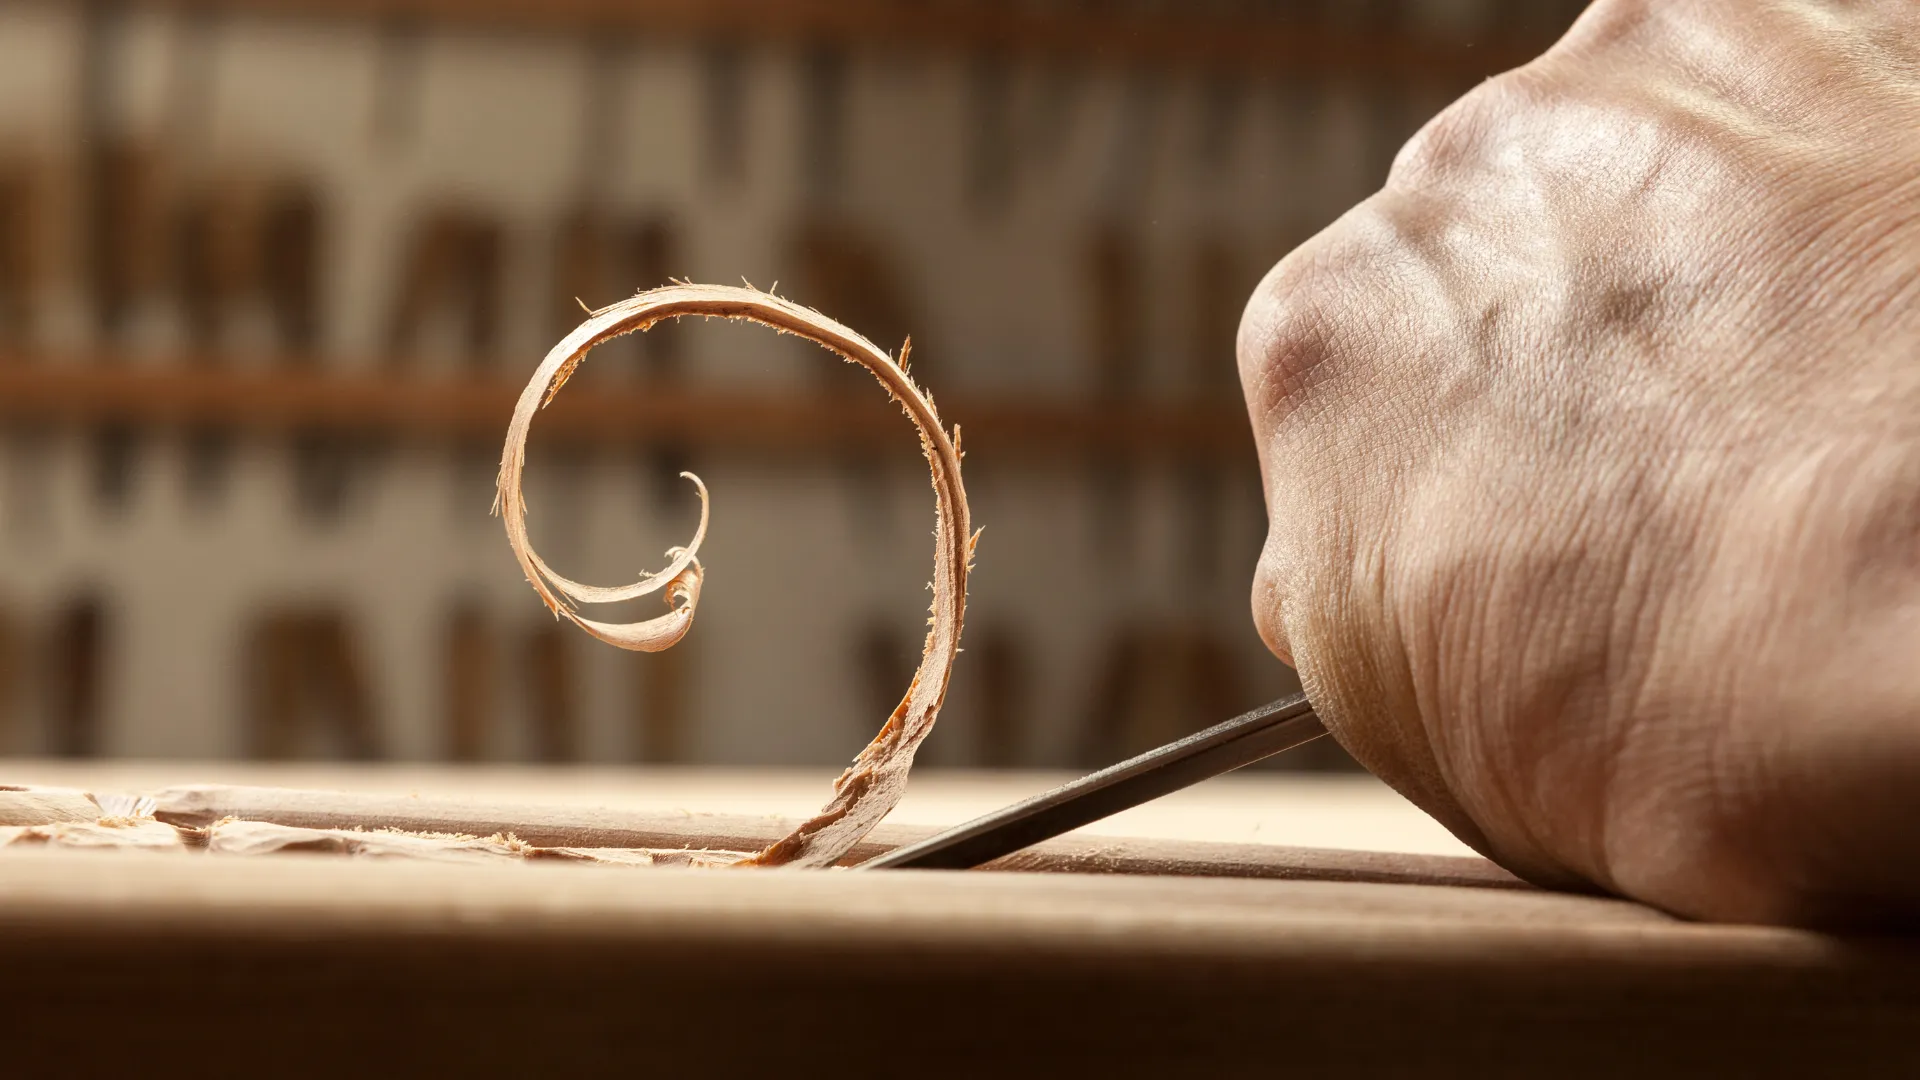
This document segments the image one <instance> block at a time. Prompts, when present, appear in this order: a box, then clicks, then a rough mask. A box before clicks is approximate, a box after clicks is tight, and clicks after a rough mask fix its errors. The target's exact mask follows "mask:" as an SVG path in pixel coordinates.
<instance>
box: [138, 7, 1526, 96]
mask: <svg viewBox="0 0 1920 1080" xmlns="http://www.w3.org/2000/svg"><path fill="white" fill-rule="evenodd" d="M154 2H156V3H162V4H169V5H172V6H181V7H197V8H203V9H213V10H230V11H241V12H250V13H273V14H286V15H302V16H332V17H351V18H370V19H381V20H406V21H418V22H433V23H447V24H456V25H469V26H475V27H483V28H487V27H491V28H500V29H519V30H525V29H535V30H553V31H563V32H573V31H601V32H605V31H618V32H627V33H632V34H634V35H635V36H636V37H639V38H644V39H649V40H657V39H659V38H662V37H669V38H671V37H680V38H686V37H694V38H701V39H720V38H725V39H730V40H745V41H769V40H771V41H784V42H800V43H805V44H837V45H845V46H850V47H858V48H871V49H880V50H903V49H931V50H935V51H939V52H945V53H954V52H959V53H998V54H1002V55H1014V56H1031V55H1042V56H1052V57H1059V58H1064V59H1069V60H1074V61H1083V62H1091V63H1095V64H1100V65H1120V66H1147V67H1171V68H1197V69H1203V70H1208V71H1224V70H1238V71H1245V72H1250V73H1256V74H1261V75H1290V74H1316V75H1329V74H1354V73H1361V74H1371V75H1375V76H1389V77H1394V78H1416V79H1436V78H1437V79H1444V80H1448V81H1456V82H1463V83H1467V84H1470V83H1471V82H1472V81H1475V80H1478V79H1480V78H1484V77H1486V76H1488V75H1492V74H1496V73H1498V72H1500V71H1503V70H1506V69H1507V68H1511V67H1515V66H1517V65H1519V64H1523V63H1525V62H1527V61H1528V60H1530V59H1532V58H1533V57H1534V56H1535V55H1537V54H1538V53H1539V52H1540V51H1541V50H1542V49H1543V48H1544V47H1545V46H1546V44H1547V41H1545V40H1542V39H1540V37H1539V36H1538V35H1537V34H1528V35H1514V34H1511V33H1506V34H1503V35H1501V36H1499V37H1496V38H1494V39H1491V40H1481V41H1477V42H1474V43H1472V44H1468V43H1467V42H1457V43H1455V42H1447V41H1435V40H1433V39H1431V38H1427V37H1421V36H1417V35H1414V34H1411V33H1407V32H1405V31H1399V30H1390V29H1383V30H1371V31H1369V30H1352V29H1348V30H1341V29H1334V28H1329V27H1322V26H1316V25H1313V24H1312V23H1310V22H1305V21H1302V20H1300V19H1299V18H1298V17H1297V16H1296V17H1294V18H1291V19H1290V18H1288V17H1286V16H1285V15H1276V14H1275V13H1274V12H1273V11H1272V10H1271V8H1270V7H1267V8H1265V9H1262V8H1259V7H1256V6H1255V5H1251V4H1249V5H1246V8H1247V10H1244V11H1233V10H1231V8H1227V9H1219V8H1216V9H1215V10H1211V11H1209V10H1205V9H1202V10H1200V11H1198V12H1196V11H1194V10H1193V9H1194V8H1195V7H1197V6H1198V5H1190V4H1187V3H1184V2H1174V3H1162V4H1157V5H1152V6H1147V5H1140V4H1133V5H1119V4H1094V3H1086V2H1078V3H1072V2H1057V3H1050V4H1038V3H1028V2H1022V3H1015V2H1008V0H998V2H992V0H911V2H909V0H154Z"/></svg>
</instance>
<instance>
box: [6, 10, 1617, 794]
mask: <svg viewBox="0 0 1920 1080" xmlns="http://www.w3.org/2000/svg"><path fill="white" fill-rule="evenodd" d="M1581 6H1582V5H1581V4H1580V3H1576V2H1569V0H1204V2H1203V0H1184V2H1176V0H1050V2H1049V0H964V2H963V0H757V2H756V0H707V2H705V3H697V2H693V0H228V2H224V3H189V2H175V3H160V2H154V3H134V2H91V3H87V2H57V0H0V754H14V755H55V756H59V755H65V756H76V757H84V756H93V755H101V756H121V757H180V758H200V759H206V758H257V759H349V760H381V759H390V760H409V761H540V762H574V761H580V762H599V763H617V762H648V763H682V762H684V763H701V764H741V765H756V764H812V763H822V764H825V763H837V762H842V761H844V760H845V759H846V758H847V757H848V756H849V755H851V754H852V753H853V752H855V751H856V750H857V749H858V748H859V747H860V746H861V745H862V744H864V743H865V741H866V740H867V739H868V738H869V737H870V736H871V735H872V733H873V732H874V730H875V729H876V728H877V727H878V726H879V724H880V722H881V721H882V719H883V718H884V717H885V715H886V713H887V712H888V710H890V709H891V708H892V706H893V704H894V703H895V702H896V701H897V700H898V698H899V696H900V694H901V693H902V691H903V690H904V689H905V687H906V684H907V679H908V675H909V673H910V672H911V670H912V668H913V666H914V663H915V662H916V660H917V658H918V655H919V649H920V642H921V639H922V636H923V634H924V626H925V617H926V602H927V594H926V591H925V586H926V581H927V576H928V573H929V567H930V565H931V537H930V531H931V527H932V520H933V517H932V502H933V500H932V493H931V491H930V490H929V487H928V484H927V479H926V470H925V466H924V465H923V463H922V462H921V459H920V456H919V454H918V452H917V443H916V440H915V437H914V434H913V432H912V429H911V427H910V425H909V424H908V422H907V421H906V420H905V419H904V418H903V417H902V416H901V415H900V413H899V411H898V409H897V408H896V407H894V406H892V405H890V404H889V403H888V402H887V401H886V399H885V396H884V395H883V394H882V393H880V391H879V390H878V388H877V387H876V386H875V385H874V384H873V383H872V381H871V380H870V379H868V378H867V377H866V376H864V375H862V374H861V373H859V372H858V371H855V370H852V369H850V368H847V367H846V366H845V365H842V364H839V363H837V362H836V361H834V360H832V359H831V358H830V357H828V356H827V355H826V354H824V353H821V352H819V351H818V350H817V349H813V348H812V347H811V346H806V345H803V344H800V343H796V342H794V341H792V340H791V339H782V338H777V337H776V336H774V335H773V334H771V333H769V332H767V331H765V330H760V329H755V328H750V327H740V326H731V325H721V324H699V323H689V324H684V325H677V326H671V327H662V328H659V329H656V330H655V331H653V332H651V333H649V334H646V335H644V336H637V337H634V338H628V339H623V340H621V341H620V342H617V343H614V344H611V345H608V346H605V347H603V348H601V349H600V350H598V351H597V352H596V353H595V354H594V355H593V356H592V357H591V359H590V360H589V362H588V364H587V365H586V367H585V369H583V371H582V373H581V375H580V377H578V378H577V379H576V380H575V381H574V382H573V383H572V384H571V385H570V386H569V387H568V389H567V391H566V392H565V393H564V394H563V395H562V396H561V397H560V399H559V400H558V401H557V403H556V404H555V405H554V407H553V408H551V409H549V410H548V411H547V413H545V414H543V416H542V418H541V419H540V421H539V422H538V423H537V424H536V427H535V438H534V444H533V450H532V455H531V465H530V473H529V478H528V499H529V503H530V507H531V513H532V519H533V526H534V538H535V541H536V544H537V545H538V546H539V547H540V549H541V550H542V552H543V554H545V555H546V556H547V558H548V560H549V561H550V562H552V563H553V564H554V565H555V566H556V567H557V568H558V569H559V570H560V571H561V572H563V573H565V574H567V575H568V576H570V577H573V578H575V579H577V580H585V581H593V582H597V583H604V584H615V583H620V582H625V581H630V580H632V578H633V576H634V575H635V574H636V572H638V571H641V570H645V569H651V568H657V567H658V566H659V565H661V563H662V562H663V561H664V558H663V556H662V552H663V551H664V550H665V549H666V548H667V547H668V546H670V545H673V544H677V543H683V542H684V541H685V540H686V538H687V537H688V536H689V535H691V531H692V528H693V525H694V522H695V519H696V515H697V502H696V500H695V499H694V497H693V494H692V491H691V489H690V487H689V486H688V485H687V484H686V482H685V481H683V480H679V479H677V478H676V477H677V474H678V472H679V471H680V470H682V469H693V470H695V471H697V472H699V473H700V474H701V475H702V476H703V477H704V478H705V480H706V482H707V483H708V485H709V486H710V487H711V488H712V490H713V526H712V534H711V537H710V539H709V542H708V545H707V547H706V549H705V550H704V551H703V553H702V554H703V558H704V561H705V563H706V565H707V567H708V579H707V587H706V591H705V595H704V598H703V603H702V607H701V610H700V616H699V618H698V620H696V623H695V626H694V629H693V632H692V633H691V635H690V636H689V638H688V639H687V641H686V642H685V643H683V644H682V645H681V646H680V647H679V648H677V649H675V650H673V651H671V652H668V653H664V654H660V655H655V656H644V655H634V654H628V653H623V652H619V651H617V650H614V649H612V648H609V647H605V646H602V645H600V644H598V643H596V642H593V641H591V640H589V639H588V638H586V637H585V636H584V635H582V634H580V633H579V632H578V631H576V630H574V629H573V628H571V627H570V626H567V625H565V624H559V623H556V622H554V621H553V620H552V619H551V618H550V617H549V616H548V615H547V614H546V613H545V611H544V609H543V608H542V607H541V605H540V604H539V602H538V600H537V599H536V598H535V596H534V594H533V592H532V590H531V589H529V588H528V586H527V585H526V583H525V581H524V580H523V579H522V577H521V575H520V573H519V570H518V568H517V567H516V566H515V564H514V562H513V559H512V557H511V555H510V553H509V552H508V549H507V545H506V541H505V539H504V536H503V534H502V530H501V527H500V523H499V520H498V519H497V518H494V517H492V516H491V515H490V513H489V507H490V503H491V501H492V480H493V473H494V470H495V468H496V465H497V461H498V457H499V452H500V441H501V438H502V437H503V435H504V433H505V430H506V421H507V416H508V413H509V411H510V409H511V403H512V400H513V398H514V396H515V395H516V394H517V392H518V390H519V388H520V386H521V385H522V384H523V382H524V381H525V379H526V378H527V376H528V375H529V374H530V372H531V370H532V368H533V366H534V365H535V363H536V362H537V361H538V359H539V358H540V357H541V355H542V354H543V353H544V352H545V351H546V349H547V348H548V347H549V346H550V345H551V344H552V343H553V342H554V341H556V340H558V339H559V337H560V336H561V335H563V334H564V333H565V332H566V331H568V330H569V329H571V328H572V327H573V326H574V325H575V324H577V323H578V322H579V320H580V319H581V317H582V315H581V310H580V306H579V305H580V303H584V304H585V305H587V306H589V307H597V306H600V305H604V304H607V303H609V302H611V301H613V300H616V299H619V298H620V297H622V296H625V295H628V294H630V293H632V292H633V291H635V290H636V289H638V288H644V287H651V286H655V285H659V284H662V283H664V282H665V281H666V280H667V279H668V278H669V277H679V278H688V279H692V280H696V281H712V282H738V281H740V280H741V279H742V278H745V279H747V280H750V281H751V282H753V283H754V284H756V285H759V286H761V287H763V288H771V287H773V286H775V284H776V283H777V285H778V289H779V291H780V292H781V293H782V294H784V295H787V296H790V297H792V298H793V299H795V300H798V301H800V302H802V303H806V304H809V305H813V306H816V307H819V308H821V309H822V310H824V311H826V312H827V313H829V314H831V315H833V316H835V317H836V318H839V319H841V320H842V321H844V322H846V323H848V324H850V325H852V326H853V327H855V328H856V329H858V330H860V331H862V332H864V333H865V334H867V335H868V336H869V337H871V338H873V339H874V340H876V341H878V342H880V343H881V344H882V345H883V346H885V347H890V348H897V347H898V346H899V345H900V343H901V342H902V341H903V340H904V339H905V338H906V337H907V336H908V335H911V336H912V339H913V344H914V349H913V359H914V371H915V374H916V375H917V376H918V377H919V379H920V381H921V382H922V384H923V385H926V386H928V387H929V388H930V389H931V390H932V391H933V393H934V395H935V397H936V398H937V400H938V401H939V402H940V404H941V407H942V412H943V414H944V415H945V417H946V419H947V420H948V421H949V422H958V423H959V424H961V425H962V426H963V427H964V429H965V432H966V442H965V446H966V450H967V452H968V457H967V477H966V479H967V483H968V490H969V492H970V494H971V496H972V503H973V510H974V521H975V523H976V524H977V525H979V526H983V527H984V528H985V535H984V536H983V538H982V539H981V542H980V548H979V557H978V564H977V573H976V575H975V576H974V579H973V593H972V597H971V604H970V607H969V612H968V624H967V632H966V645H967V649H966V653H965V654H964V655H963V656H962V657H961V658H960V661H959V665H958V668H957V670H956V675H955V679H956V681H955V684H954V688H953V691H952V694H951V697H950V699H949V705H948V708H947V710H946V712H945V714H944V715H943V718H942V721H941V725H940V730H939V731H938V732H937V733H936V734H935V736H934V737H933V738H932V739H931V740H930V741H929V742H928V744H927V746H926V748H925V750H924V751H923V752H922V760H923V761H926V762H928V763H931V764H935V765H981V766H1049V767H1069V766H1070V767H1079V766H1087V765H1095V764H1104V763H1106V762H1108V761H1111V760H1114V759H1116V758H1119V757H1121V756H1123V755H1125V754H1128V753H1132V752H1135V751H1138V750H1141V749H1144V748H1146V747H1148V746H1150V745H1153V744H1156V743H1159V742H1162V741H1165V740H1166V739H1169V738H1172V737H1175V736H1177V735H1179V734H1182V733H1184V732H1186V731H1189V730H1192V729H1194V728H1197V727H1200V726H1204V725H1206V724H1209V723H1213V722H1216V721H1219V720H1222V719H1225V718H1227V717H1228V716H1231V715H1233V714H1235V713H1237V712H1239V711H1242V710H1243V709H1246V708H1248V707H1251V706H1252V705H1255V704H1257V703H1259V702H1261V701H1264V700H1267V699H1269V698H1271V697H1273V696H1275V695H1277V694H1278V693H1280V692H1282V691H1284V690H1286V689H1289V688H1291V687H1292V686H1293V685H1295V684H1294V682H1293V678H1292V674H1291V672H1289V671H1288V670H1287V669H1286V668H1285V667H1284V666H1283V665H1281V664H1279V663H1278V662H1277V661H1275V660H1273V659H1272V658H1271V657H1270V656H1268V654H1267V653H1266V652H1265V650H1264V649H1263V648H1262V646H1261V644H1260V641H1259V639H1258V638H1257V636H1256V635H1255V633H1254V631H1253V628H1252V625H1251V622H1250V619H1249V616H1248V601H1247V593H1248V584H1249V580H1250V574H1251V571H1252V568H1253V563H1254V559H1255V556H1256V555H1257V552H1258V549H1259V544H1260V541H1261V538H1262V536H1263V533H1264V530H1265V508H1264V507H1263V505H1262V502H1261V498H1260V489H1259V482H1258V474H1257V468H1256V464H1255V461H1254V456H1253V448H1252V441H1251V438H1250V436H1249V435H1248V433H1247V422H1246V415H1245V411H1244V408H1243V406H1242V405H1241V403H1240V400H1239V391H1238V383H1237V376H1236V372H1235V367H1234V357H1233V343H1234V332H1235V328H1236V325H1237V323H1238V320H1239V316H1240V310H1241V307H1242V305H1243V303H1244V302H1245V299H1246V297H1247V296H1248V294H1249V293H1250V291H1251V289H1252V288H1253V286H1254V284H1255V283H1256V282H1257V281H1258V280H1259V278H1260V276H1261V275H1262V274H1263V273H1264V272H1265V271H1266V270H1267V269H1268V268H1269V267H1270V266H1271V265H1272V264H1273V263H1274V262H1275V261H1277V260H1278V259H1279V258H1280V257H1281V256H1283V255H1285V254H1286V252H1287V251H1289V250H1290V249H1291V248H1293V247H1294V246H1295V245H1296V244H1298V243H1299V242H1300V241H1302V240H1304V239H1305V238H1307V237H1308V236H1310V235H1312V234H1313V233H1314V232H1316V231H1317V230H1319V229H1320V228H1321V227H1322V226H1324V225H1325V224H1326V223H1328V222H1329V221H1331V220H1332V219H1333V218H1335V217H1337V216H1338V215H1339V214H1340V213H1341V212H1343V211H1344V210H1345V209H1346V208H1347V207H1349V206H1351V205H1352V204H1353V203H1355V202H1357V201H1358V200H1360V199H1362V198H1364V197H1365V196H1366V195H1367V194H1368V193H1369V192H1371V191H1372V190H1374V189H1375V188H1376V187H1377V186H1378V184H1379V183H1380V182H1381V180H1382V179H1383V178H1384V176H1385V174H1386V170H1387V168H1388V165H1389V163H1390V161H1391V160H1392V157H1393V154H1394V152H1395V151H1396V150H1397V149H1398V147H1399V146H1400V145H1401V143H1402V142H1403V141H1404V140H1405V139H1406V138H1407V136H1409V135H1410V134H1411V133H1412V132H1413V131H1414V130H1416V129H1417V128H1418V127H1419V126H1420V125H1421V124H1422V123H1423V122H1424V121H1425V120H1426V119H1427V118H1428V117H1429V116H1431V115H1432V114H1433V113H1434V112H1436V111H1438V110H1439V109H1440V108H1442V107H1443V106H1444V105H1445V104H1446V103H1447V102H1449V101H1450V100H1452V99H1453V98H1455V97H1457V96H1458V95H1459V94H1461V93H1462V92H1464V91H1465V90H1467V89H1469V88H1471V87H1472V86H1473V85H1474V84H1475V83H1476V82H1477V81H1479V80H1481V79H1483V78H1485V77H1486V76H1488V75H1491V74H1494V73H1496V72H1498V71H1501V70H1504V69H1506V68H1509V67H1512V66H1514V65H1516V64H1519V63H1522V62H1524V61H1525V60H1526V59H1528V58H1530V57H1531V56H1533V55H1535V54H1537V53H1538V52H1539V51H1540V50H1541V49H1543V48H1544V47H1545V46H1546V45H1547V44H1549V43H1550V42H1551V41H1552V40H1553V38H1554V37H1556V36H1557V35H1558V34H1559V33H1560V32H1561V31H1562V30H1564V29H1565V27H1566V25H1567V24H1569V23H1570V22H1571V21H1572V19H1573V17H1574V16H1575V15H1576V14H1577V13H1578V10H1579V9H1580V7H1581ZM648 603H649V604H651V601H649V602H648ZM657 610H658V608H657V607H654V606H647V607H643V608H640V609H639V610H638V611H636V612H635V613H634V614H638V615H650V614H653V613H655V612H656V611H657ZM1284 760H1285V762H1286V764H1287V766H1288V767H1293V768H1303V767H1304V768H1340V767H1343V763H1344V759H1343V758H1342V757H1341V755H1340V753H1339V751H1338V748H1337V747H1334V746H1332V745H1331V740H1326V741H1324V742H1323V743H1321V744H1316V747H1315V748H1314V749H1312V750H1311V752H1303V753H1301V754H1294V755H1288V756H1287V757H1286V758H1285V759H1284Z"/></svg>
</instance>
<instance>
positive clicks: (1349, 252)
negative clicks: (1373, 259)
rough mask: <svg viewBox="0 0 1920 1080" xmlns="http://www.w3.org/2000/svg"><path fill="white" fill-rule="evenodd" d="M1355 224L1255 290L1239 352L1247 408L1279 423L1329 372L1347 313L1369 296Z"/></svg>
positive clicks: (1329, 235)
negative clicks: (1362, 293)
mask: <svg viewBox="0 0 1920 1080" xmlns="http://www.w3.org/2000/svg"><path fill="white" fill-rule="evenodd" d="M1353 231H1354V230H1353V229H1352V228H1351V227H1350V225H1349V219H1343V221H1342V222H1341V223H1340V224H1336V225H1335V226H1334V227H1332V228H1330V229H1328V230H1327V231H1326V232H1323V233H1321V234H1320V235H1319V236H1316V237H1314V238H1313V239H1312V240H1309V241H1308V242H1307V243H1306V244H1304V245H1302V246H1301V247H1300V248H1299V249H1297V250H1295V251H1294V252H1293V253H1292V254H1291V255H1288V256H1287V257H1286V258H1285V259H1283V260H1281V261H1280V263H1279V264H1278V265H1276V266H1275V267H1274V268H1273V269H1272V270H1271V271H1269V272H1268V273H1267V276H1266V278H1265V279H1263V280H1262V281H1261V282H1260V285H1259V287H1258V288H1256V289H1255V290H1254V294H1253V298H1252V299H1251V300H1250V301H1248V304H1247V308H1246V312H1245V314H1244V315H1243V316H1242V317H1241V320H1240V331H1239V336H1238V339H1237V352H1238V356H1239V363H1240V379H1241V384H1242V388H1243V389H1244V390H1245V392H1246V398H1247V406H1248V408H1249V409H1251V410H1252V411H1253V413H1254V415H1255V417H1256V419H1257V420H1259V421H1261V422H1264V423H1273V422H1277V421H1278V420H1280V419H1282V418H1284V417H1285V415H1287V414H1288V413H1291V412H1292V411H1293V410H1294V409H1296V408H1297V407H1298V405H1299V404H1300V402H1301V401H1302V400H1303V399H1304V398H1305V397H1306V395H1307V394H1308V392H1309V391H1310V390H1311V389H1312V387H1313V386H1314V385H1315V384H1316V383H1317V382H1318V381H1319V380H1320V379H1321V378H1322V377H1323V376H1324V375H1325V374H1326V373H1327V369H1328V366H1329V362H1330V361H1331V360H1332V359H1334V358H1335V356H1336V355H1337V352H1338V345H1337V341H1336V337H1335V334H1334V330H1335V328H1336V327H1338V326H1339V325H1340V324H1341V322H1342V318H1341V312H1342V311H1344V310H1346V309H1347V308H1348V307H1349V306H1350V305H1351V303H1352V294H1353V293H1354V292H1355V290H1356V289H1364V286H1363V285H1361V284H1360V282H1361V281H1362V280H1364V279H1363V278H1362V276H1361V275H1362V270H1361V266H1362V264H1363V263H1364V262H1365V261H1366V256H1365V254H1364V252H1363V251H1362V250H1361V248H1362V246H1363V245H1362V244H1360V243H1358V242H1356V240H1355V238H1354V237H1353V235H1352V234H1353Z"/></svg>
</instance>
